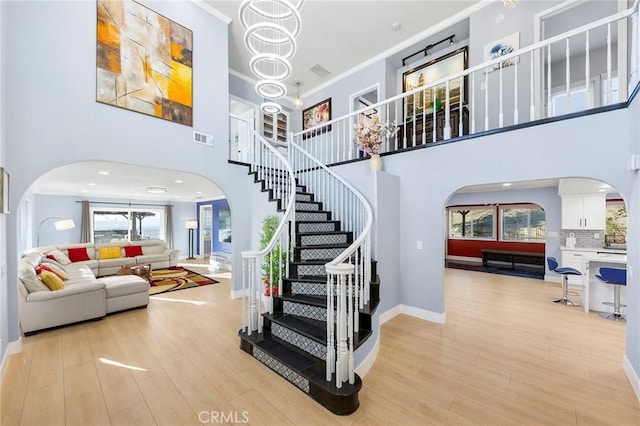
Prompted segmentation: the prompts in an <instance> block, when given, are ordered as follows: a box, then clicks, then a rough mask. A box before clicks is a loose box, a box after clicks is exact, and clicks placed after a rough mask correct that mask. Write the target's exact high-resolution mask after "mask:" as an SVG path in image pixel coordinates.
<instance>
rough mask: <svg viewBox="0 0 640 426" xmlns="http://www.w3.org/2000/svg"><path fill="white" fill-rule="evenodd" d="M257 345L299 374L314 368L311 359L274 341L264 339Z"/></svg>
mask: <svg viewBox="0 0 640 426" xmlns="http://www.w3.org/2000/svg"><path fill="white" fill-rule="evenodd" d="M255 345H256V346H257V347H259V348H260V349H262V350H263V351H265V352H266V353H268V354H269V355H271V356H272V357H274V358H275V359H277V360H278V361H280V362H282V363H283V364H286V365H287V366H288V367H289V368H291V369H292V370H295V371H297V372H299V373H301V372H304V371H306V370H308V369H309V368H310V367H312V366H313V361H312V360H311V359H309V358H307V357H306V356H304V355H302V354H300V353H298V352H296V351H294V350H292V349H289V348H287V347H286V346H284V345H282V344H280V343H278V342H276V341H275V340H273V339H263V340H262V341H260V342H257V343H255Z"/></svg>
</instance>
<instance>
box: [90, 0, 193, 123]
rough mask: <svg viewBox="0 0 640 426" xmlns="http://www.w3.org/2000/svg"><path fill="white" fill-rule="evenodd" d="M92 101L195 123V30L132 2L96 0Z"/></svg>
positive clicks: (171, 119)
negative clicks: (94, 85)
mask: <svg viewBox="0 0 640 426" xmlns="http://www.w3.org/2000/svg"><path fill="white" fill-rule="evenodd" d="M97 7H98V10H97V35H96V101H97V102H100V103H104V104H107V105H113V106H116V107H120V108H125V109H128V110H131V111H136V112H140V113H143V114H147V115H151V116H154V117H158V118H162V119H165V120H169V121H172V122H174V123H180V124H184V125H187V126H192V125H193V111H192V105H193V33H192V31H191V30H189V29H188V28H185V27H183V26H182V25H180V24H178V23H176V22H173V21H172V20H170V19H169V18H167V17H165V16H162V15H160V14H158V13H156V12H154V11H153V10H151V9H148V8H147V7H145V6H143V5H141V4H139V3H136V2H135V1H133V0H98V2H97Z"/></svg>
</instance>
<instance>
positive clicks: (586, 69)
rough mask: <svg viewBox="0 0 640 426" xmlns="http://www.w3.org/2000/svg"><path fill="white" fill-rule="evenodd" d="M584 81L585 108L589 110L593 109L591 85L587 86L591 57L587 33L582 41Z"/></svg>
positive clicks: (589, 76)
mask: <svg viewBox="0 0 640 426" xmlns="http://www.w3.org/2000/svg"><path fill="white" fill-rule="evenodd" d="M584 50H585V52H584V58H585V59H584V61H585V64H584V80H585V83H584V84H585V86H586V87H585V89H586V91H587V108H591V107H593V101H592V100H591V84H589V80H590V79H591V75H590V74H591V63H590V56H591V52H590V50H591V46H589V31H587V33H586V35H585V41H584Z"/></svg>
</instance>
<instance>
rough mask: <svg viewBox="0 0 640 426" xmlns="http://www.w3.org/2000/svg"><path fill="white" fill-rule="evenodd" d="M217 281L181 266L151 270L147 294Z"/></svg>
mask: <svg viewBox="0 0 640 426" xmlns="http://www.w3.org/2000/svg"><path fill="white" fill-rule="evenodd" d="M218 282H219V281H216V280H213V279H211V278H208V277H205V276H204V275H200V274H197V273H195V272H193V271H190V270H188V269H185V268H183V267H181V266H174V267H172V268H166V269H156V270H154V271H151V282H150V284H151V287H149V294H151V295H153V294H159V293H165V292H167V291H176V290H183V289H185V288H191V287H200V286H203V285H209V284H217V283H218Z"/></svg>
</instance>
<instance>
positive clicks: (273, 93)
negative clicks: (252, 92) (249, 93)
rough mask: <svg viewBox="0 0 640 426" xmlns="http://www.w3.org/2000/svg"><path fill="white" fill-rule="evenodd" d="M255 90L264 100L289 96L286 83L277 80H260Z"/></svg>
mask: <svg viewBox="0 0 640 426" xmlns="http://www.w3.org/2000/svg"><path fill="white" fill-rule="evenodd" d="M255 88H256V92H258V94H259V95H260V96H262V97H263V98H269V99H278V98H281V97H283V96H284V95H286V94H287V88H286V86H285V85H284V83H282V82H280V81H276V80H260V81H258V82H257V83H256V86H255Z"/></svg>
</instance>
